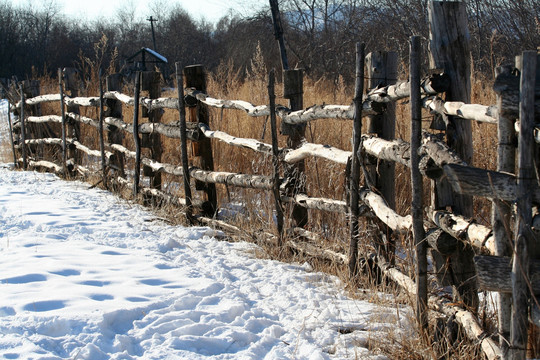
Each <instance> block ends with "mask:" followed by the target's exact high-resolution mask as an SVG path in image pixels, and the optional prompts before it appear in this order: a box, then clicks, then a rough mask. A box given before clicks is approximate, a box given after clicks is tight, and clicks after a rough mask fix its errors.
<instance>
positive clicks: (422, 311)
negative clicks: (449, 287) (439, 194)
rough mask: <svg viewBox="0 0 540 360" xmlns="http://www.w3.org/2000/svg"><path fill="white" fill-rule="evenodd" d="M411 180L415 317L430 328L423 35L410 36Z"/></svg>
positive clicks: (422, 326)
mask: <svg viewBox="0 0 540 360" xmlns="http://www.w3.org/2000/svg"><path fill="white" fill-rule="evenodd" d="M410 49H411V50H410V68H409V74H410V84H411V183H412V206H411V215H412V218H413V227H412V228H413V229H412V230H413V237H414V245H415V248H416V263H417V264H416V317H417V320H418V324H419V326H420V327H421V328H422V329H427V325H428V317H427V242H426V241H424V237H425V233H424V211H423V199H422V193H423V179H422V174H421V173H420V169H419V162H420V158H419V156H418V149H419V148H420V145H421V142H422V99H421V97H420V81H421V78H420V51H421V49H420V37H419V36H413V37H411V46H410Z"/></svg>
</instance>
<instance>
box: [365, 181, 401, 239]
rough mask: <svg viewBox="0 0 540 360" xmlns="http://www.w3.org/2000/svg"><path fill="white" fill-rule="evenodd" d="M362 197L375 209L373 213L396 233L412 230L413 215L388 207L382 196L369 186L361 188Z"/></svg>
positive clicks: (372, 209)
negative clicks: (402, 214) (401, 213)
mask: <svg viewBox="0 0 540 360" xmlns="http://www.w3.org/2000/svg"><path fill="white" fill-rule="evenodd" d="M359 195H360V199H361V200H362V201H363V202H364V203H365V204H366V205H367V206H369V208H370V209H371V211H373V213H374V214H375V215H376V216H377V217H378V218H379V219H380V220H381V221H382V222H384V223H385V224H386V225H388V227H389V228H391V229H392V230H394V231H395V232H396V233H403V232H409V231H411V227H412V217H411V215H407V216H401V215H399V214H398V213H396V212H395V211H394V210H393V209H391V208H390V207H388V204H387V203H386V201H385V200H384V199H383V198H382V196H380V195H378V194H376V193H374V192H373V191H371V190H369V189H368V188H362V189H360V194H359Z"/></svg>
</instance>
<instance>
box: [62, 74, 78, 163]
mask: <svg viewBox="0 0 540 360" xmlns="http://www.w3.org/2000/svg"><path fill="white" fill-rule="evenodd" d="M63 72H64V86H65V90H67V91H68V92H69V96H70V97H71V98H74V97H76V96H79V72H78V71H77V69H75V68H64V70H63ZM67 112H68V113H73V114H80V110H79V105H68V106H67ZM66 133H67V136H68V137H70V138H72V139H74V140H78V141H80V140H81V124H80V123H79V122H78V121H68V122H67V130H66ZM67 152H68V154H67V157H68V158H69V159H73V163H74V165H79V164H81V156H80V154H79V152H78V151H77V149H76V148H75V146H68V147H67Z"/></svg>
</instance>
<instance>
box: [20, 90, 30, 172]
mask: <svg viewBox="0 0 540 360" xmlns="http://www.w3.org/2000/svg"><path fill="white" fill-rule="evenodd" d="M19 90H20V92H21V113H20V115H21V147H22V149H21V150H22V158H23V170H26V169H27V168H28V163H27V159H26V127H25V120H24V116H25V114H24V107H25V104H24V103H25V98H24V89H23V85H22V84H20V85H19Z"/></svg>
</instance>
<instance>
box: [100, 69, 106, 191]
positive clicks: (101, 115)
mask: <svg viewBox="0 0 540 360" xmlns="http://www.w3.org/2000/svg"><path fill="white" fill-rule="evenodd" d="M103 102H104V99H103V81H102V79H101V69H100V70H99V149H100V150H101V171H102V173H103V174H102V175H103V186H105V189H107V188H108V186H107V163H106V161H105V141H104V139H103V120H104V118H105V115H104V114H105V111H104V104H103Z"/></svg>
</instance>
